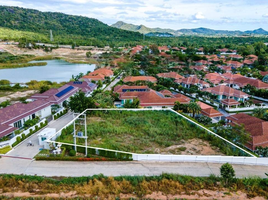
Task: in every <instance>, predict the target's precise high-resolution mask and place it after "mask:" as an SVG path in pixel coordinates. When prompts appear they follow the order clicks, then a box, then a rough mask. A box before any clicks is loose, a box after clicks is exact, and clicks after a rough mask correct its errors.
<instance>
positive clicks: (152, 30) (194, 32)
mask: <svg viewBox="0 0 268 200" xmlns="http://www.w3.org/2000/svg"><path fill="white" fill-rule="evenodd" d="M111 26H112V27H115V28H119V29H123V30H129V31H136V32H139V33H142V34H148V33H170V34H172V35H174V36H180V35H198V36H207V35H222V36H223V35H230V36H232V35H245V34H247V35H248V34H250V35H268V32H267V31H265V30H263V29H261V28H260V29H257V30H253V31H245V32H243V31H227V30H213V29H208V28H202V27H201V28H195V29H180V30H172V29H161V28H148V27H146V26H144V25H140V26H138V25H133V24H127V23H125V22H122V21H119V22H116V23H115V24H113V25H111Z"/></svg>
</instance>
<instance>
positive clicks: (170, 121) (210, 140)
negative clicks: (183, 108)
mask: <svg viewBox="0 0 268 200" xmlns="http://www.w3.org/2000/svg"><path fill="white" fill-rule="evenodd" d="M70 129H72V128H70ZM76 130H77V131H83V128H82V126H81V127H79V126H77V125H76ZM69 132H72V131H71V130H70V131H69ZM87 134H88V145H89V146H94V147H101V148H107V149H114V150H120V151H127V152H135V153H163V154H188V155H191V154H205V155H215V154H218V155H219V154H221V155H223V154H227V155H236V154H238V152H235V151H234V150H233V149H232V148H230V147H229V146H228V145H226V144H225V143H224V142H222V141H221V140H219V139H217V138H215V137H214V136H211V135H208V134H207V133H205V131H204V130H201V129H200V128H198V127H196V126H195V125H194V124H191V123H189V122H188V121H186V120H185V119H183V118H181V117H179V116H178V115H176V114H175V113H172V112H170V111H136V112H134V111H92V112H90V114H88V115H87ZM57 141H60V142H65V143H73V136H72V135H71V134H68V133H67V132H66V131H64V133H63V134H62V135H61V137H59V138H58V140H57ZM78 144H81V145H83V144H84V140H83V139H78Z"/></svg>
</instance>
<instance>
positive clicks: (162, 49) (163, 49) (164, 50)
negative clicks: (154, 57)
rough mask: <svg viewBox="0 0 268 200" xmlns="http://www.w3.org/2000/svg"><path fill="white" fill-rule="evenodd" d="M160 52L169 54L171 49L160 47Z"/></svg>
mask: <svg viewBox="0 0 268 200" xmlns="http://www.w3.org/2000/svg"><path fill="white" fill-rule="evenodd" d="M158 50H159V51H160V52H167V51H169V48H168V47H167V46H160V47H158Z"/></svg>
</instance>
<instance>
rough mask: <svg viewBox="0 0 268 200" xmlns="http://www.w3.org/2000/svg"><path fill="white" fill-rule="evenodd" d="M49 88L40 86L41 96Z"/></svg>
mask: <svg viewBox="0 0 268 200" xmlns="http://www.w3.org/2000/svg"><path fill="white" fill-rule="evenodd" d="M49 89H50V88H49V86H48V85H42V86H41V87H40V89H39V92H40V93H41V94H42V93H44V92H45V91H48V90H49Z"/></svg>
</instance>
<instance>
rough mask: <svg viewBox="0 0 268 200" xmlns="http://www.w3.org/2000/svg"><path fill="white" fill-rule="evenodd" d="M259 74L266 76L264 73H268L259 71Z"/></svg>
mask: <svg viewBox="0 0 268 200" xmlns="http://www.w3.org/2000/svg"><path fill="white" fill-rule="evenodd" d="M260 74H261V75H262V76H266V75H268V72H262V71H261V72H260Z"/></svg>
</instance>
